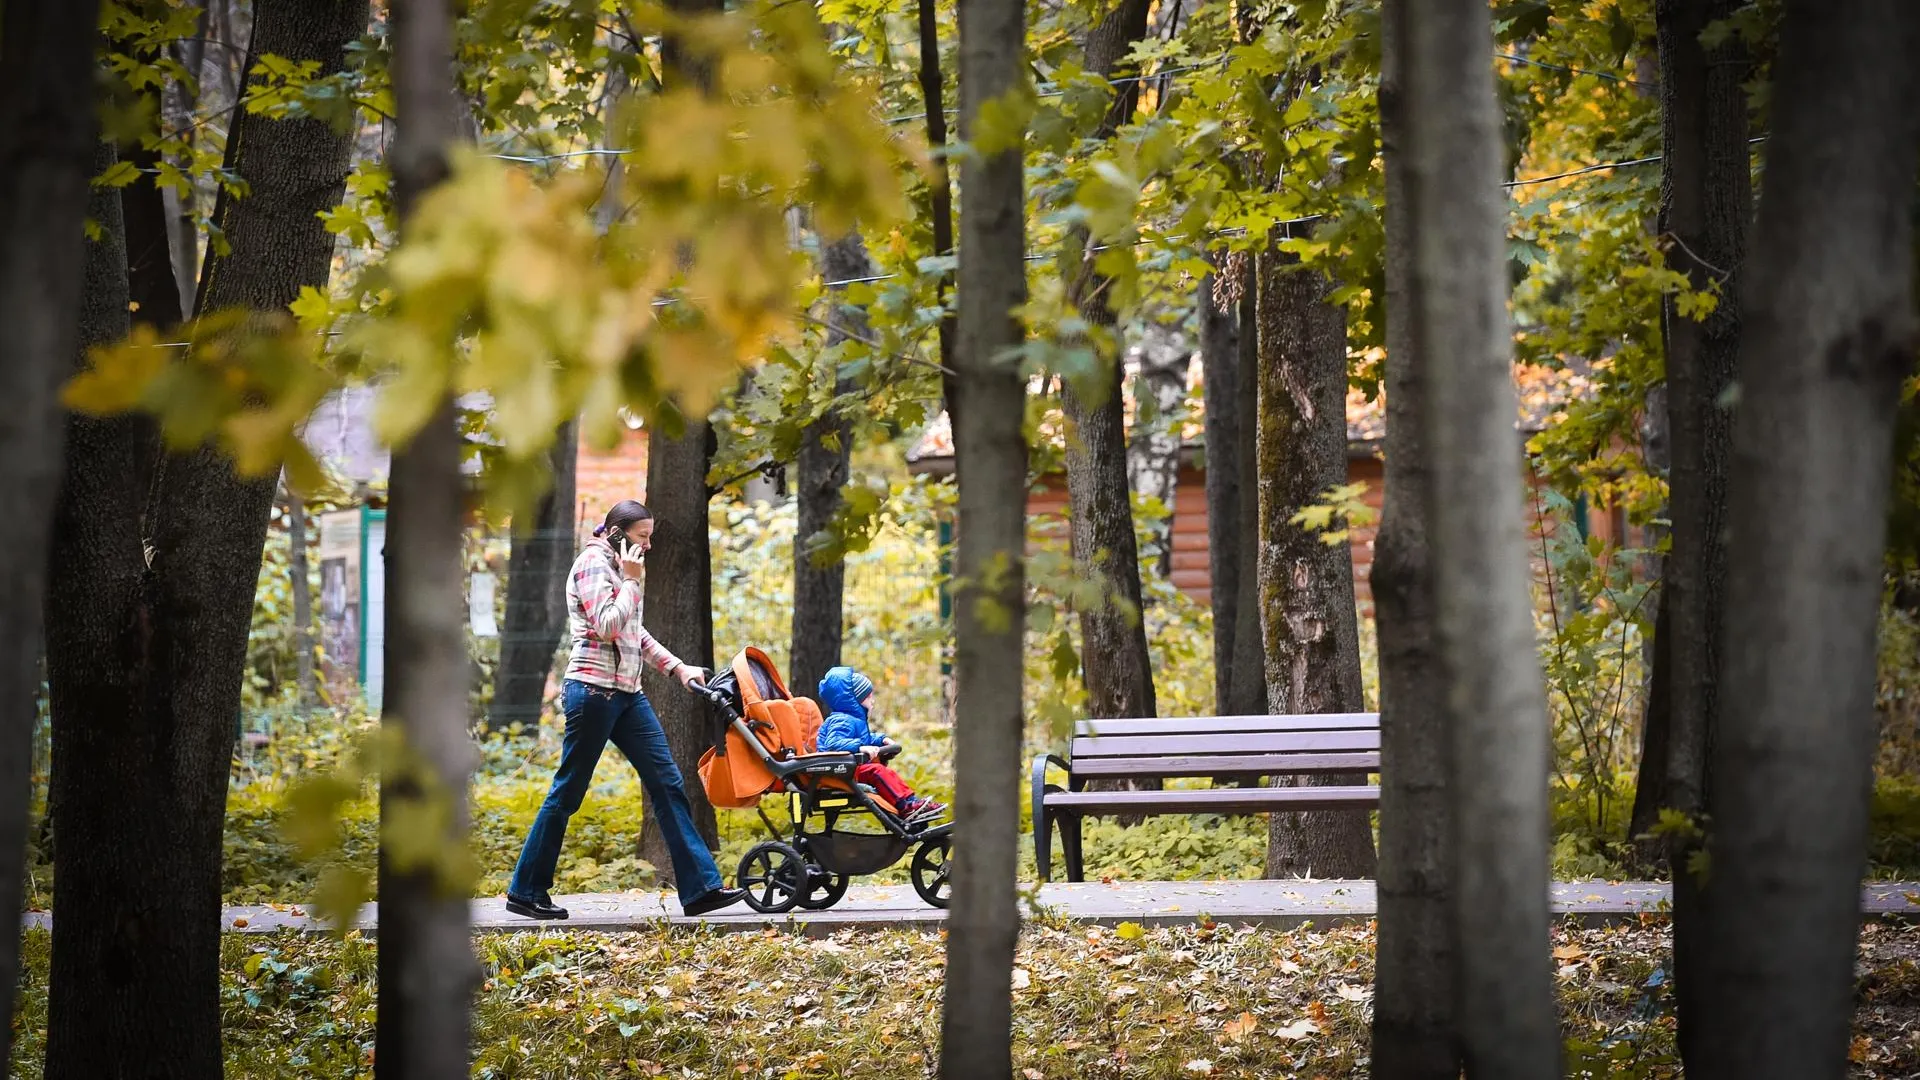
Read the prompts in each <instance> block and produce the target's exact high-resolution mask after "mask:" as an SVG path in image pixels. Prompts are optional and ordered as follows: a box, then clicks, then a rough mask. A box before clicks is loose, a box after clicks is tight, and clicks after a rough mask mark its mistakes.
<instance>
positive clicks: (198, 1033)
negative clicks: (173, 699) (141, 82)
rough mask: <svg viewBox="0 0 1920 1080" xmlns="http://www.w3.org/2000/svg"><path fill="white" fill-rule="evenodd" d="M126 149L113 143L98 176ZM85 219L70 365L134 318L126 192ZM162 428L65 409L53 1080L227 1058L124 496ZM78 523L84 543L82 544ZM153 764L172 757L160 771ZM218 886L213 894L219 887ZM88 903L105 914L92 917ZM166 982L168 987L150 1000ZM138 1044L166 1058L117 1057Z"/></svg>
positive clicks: (135, 535)
mask: <svg viewBox="0 0 1920 1080" xmlns="http://www.w3.org/2000/svg"><path fill="white" fill-rule="evenodd" d="M10 25H11V24H10ZM90 53H91V50H89V54H90ZM89 65H90V60H89ZM79 98H80V100H82V101H85V100H86V98H87V95H86V94H85V93H79ZM113 161H114V155H113V151H112V148H111V147H110V146H104V145H103V146H102V147H101V156H100V157H99V158H98V160H97V161H96V171H97V170H98V169H99V168H102V167H105V166H106V165H110V164H111V163H112V162H113ZM82 190H84V189H82ZM87 216H88V217H90V218H92V219H93V220H94V221H96V222H97V223H98V224H99V226H100V230H101V238H100V239H99V240H98V241H95V242H91V243H89V244H88V245H87V254H86V287H85V292H84V294H83V297H82V305H81V310H80V316H79V320H78V322H77V325H78V326H79V328H80V345H81V349H80V350H79V351H77V352H76V354H75V356H74V357H73V358H72V359H71V361H70V362H71V363H72V364H73V366H74V370H79V369H80V368H81V366H82V365H83V364H84V363H85V355H84V350H85V348H86V347H88V346H92V345H101V344H106V343H109V342H113V341H117V340H119V339H120V338H122V337H124V336H126V333H127V329H128V313H127V261H126V248H125V236H126V231H125V224H124V221H123V219H122V217H121V213H120V199H119V197H118V193H117V192H114V191H105V190H96V191H95V192H94V195H93V198H92V200H91V202H90V203H89V205H88V207H87ZM156 437H157V436H156V432H155V430H154V426H153V424H152V422H151V421H150V420H149V419H148V418H146V417H144V416H124V417H116V418H113V419H107V420H96V419H91V418H87V417H81V416H70V417H69V419H68V422H67V457H66V468H65V475H64V476H63V478H62V482H61V485H60V494H59V499H58V503H57V507H56V512H55V516H54V535H55V536H56V538H59V539H58V540H57V542H56V543H55V544H54V545H53V547H52V550H51V552H50V555H49V562H48V581H47V601H48V603H47V620H46V635H47V674H48V682H49V685H50V690H51V697H52V702H51V704H52V709H53V716H54V724H53V773H52V778H51V782H50V785H49V791H48V807H49V811H50V813H51V814H52V815H53V816H55V817H57V818H59V820H60V848H59V861H58V864H57V867H56V869H57V873H56V874H55V875H54V906H55V908H56V909H57V910H59V911H62V912H71V913H72V914H69V915H67V916H66V917H65V918H63V919H62V920H61V922H60V923H58V924H56V927H55V931H54V940H53V949H54V954H53V961H52V971H51V974H50V979H51V985H50V994H49V999H48V1016H47V1060H46V1075H47V1076H49V1077H54V1078H60V1077H90V1076H128V1075H133V1072H132V1070H131V1068H130V1066H129V1065H128V1064H126V1063H127V1062H129V1061H132V1060H144V1061H149V1062H164V1063H165V1066H164V1068H165V1071H164V1072H163V1073H161V1075H166V1076H205V1075H209V1074H214V1075H217V1074H218V1072H219V1069H220V1013H219V999H218V980H219V967H218V957H219V936H218V935H219V922H218V919H219V916H218V914H217V911H216V913H215V914H214V915H213V916H212V918H210V919H208V918H202V919H200V920H198V921H197V922H193V923H189V922H185V921H183V920H182V919H181V917H180V915H181V912H180V911H179V908H178V905H179V903H180V900H179V897H178V892H179V890H181V889H183V888H185V887H186V886H187V878H188V877H189V873H188V872H186V868H185V867H184V866H183V864H182V863H181V862H180V861H179V860H177V859H175V858H174V857H173V851H172V850H171V849H172V844H173V835H172V834H173V829H172V822H170V821H169V820H168V818H167V812H168V811H169V810H171V809H172V807H171V806H169V804H168V802H167V800H166V798H165V794H166V786H167V783H166V782H167V781H168V780H169V779H171V777H172V775H173V773H174V769H173V762H172V760H171V755H170V754H169V753H168V750H169V747H168V746H167V740H166V736H165V733H164V730H163V729H158V728H156V727H155V726H154V725H151V724H148V723H146V722H144V721H145V719H146V716H145V713H146V710H148V709H149V708H151V706H152V702H151V699H152V698H153V697H155V696H157V694H156V692H162V691H163V688H162V687H160V686H157V685H155V684H156V683H157V681H158V680H157V679H156V678H155V676H156V674H158V673H156V672H155V671H154V667H155V666H156V660H160V661H162V662H164V658H165V656H166V652H167V649H166V647H165V646H166V642H165V639H166V637H167V627H166V625H165V624H164V623H158V624H157V625H156V621H155V620H154V619H152V618H150V617H149V615H150V608H151V601H152V593H153V591H154V590H153V588H152V586H153V582H152V580H151V575H149V574H148V573H147V572H146V563H145V560H144V558H143V557H142V554H141V533H140V531H139V529H138V527H137V526H136V525H135V524H133V523H131V522H130V521H129V516H130V515H128V514H127V512H126V511H125V508H127V507H137V506H140V505H142V503H143V502H144V501H145V499H146V497H147V484H148V480H149V478H150V476H151V469H152V464H153V462H152V455H151V449H152V447H153V444H154V440H155V438H156ZM76 536H85V537H87V542H85V543H78V542H74V541H73V540H72V539H70V538H72V537H76ZM156 654H158V656H156ZM123 755H124V756H137V757H138V759H139V760H140V761H141V762H142V763H143V764H144V765H145V766H146V768H147V769H148V770H152V771H156V772H158V773H159V774H160V775H159V776H157V777H156V778H155V780H156V782H155V783H141V784H137V785H136V786H133V787H132V788H130V789H126V790H121V791H118V792H116V793H114V794H113V795H112V796H108V795H104V794H103V793H102V792H101V791H100V790H99V787H100V786H102V785H98V784H97V782H95V781H93V780H92V778H93V777H95V776H97V775H98V773H99V772H100V771H101V770H103V769H114V770H116V772H119V771H120V770H121V769H122V768H123V767H124V764H125V763H124V762H123V761H121V760H118V758H120V757H121V756H123ZM156 763H160V764H162V768H160V769H158V770H153V765H154V764H156ZM105 786H114V785H105ZM130 883H138V885H139V886H140V887H138V888H130V887H129V884H130ZM215 895H216V902H217V896H218V890H217V883H216V890H215ZM83 913H92V915H93V917H94V918H96V919H98V920H99V921H98V922H97V923H95V924H93V925H92V926H90V927H88V926H86V925H84V924H83V923H82V914H83ZM202 924H204V925H202ZM66 927H71V928H72V929H65V928H66ZM107 956H113V957H115V962H114V965H113V970H107V971H102V970H95V969H91V967H90V965H93V964H97V963H101V962H104V960H105V958H106V957H107ZM162 985H164V986H165V987H166V991H165V996H164V997H159V998H156V997H153V996H152V995H153V994H154V993H155V992H156V991H157V988H158V987H160V986H162ZM136 1044H138V1045H141V1046H144V1047H149V1048H157V1049H158V1050H159V1052H160V1053H162V1054H164V1056H163V1057H158V1058H151V1059H148V1058H144V1057H142V1058H131V1059H130V1058H127V1057H124V1056H120V1055H116V1054H114V1053H112V1049H113V1048H116V1047H117V1048H127V1049H128V1050H129V1051H130V1050H131V1047H132V1046H134V1045H136ZM145 1052H146V1051H142V1053H143V1054H144V1053H145ZM141 1075H148V1073H146V1072H145V1071H142V1072H141Z"/></svg>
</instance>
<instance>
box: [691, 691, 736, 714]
mask: <svg viewBox="0 0 1920 1080" xmlns="http://www.w3.org/2000/svg"><path fill="white" fill-rule="evenodd" d="M687 689H688V690H691V691H693V692H694V693H696V694H699V695H700V696H701V697H703V698H706V699H707V701H709V702H711V703H712V704H713V706H714V707H715V708H717V709H719V710H720V711H721V712H723V713H725V714H727V716H728V717H730V718H732V719H736V720H737V719H739V712H738V711H737V710H736V709H734V707H733V701H732V699H730V698H728V697H727V695H726V694H724V693H722V692H721V691H719V690H715V689H714V688H713V687H711V686H709V685H707V684H706V683H703V682H697V683H688V684H687Z"/></svg>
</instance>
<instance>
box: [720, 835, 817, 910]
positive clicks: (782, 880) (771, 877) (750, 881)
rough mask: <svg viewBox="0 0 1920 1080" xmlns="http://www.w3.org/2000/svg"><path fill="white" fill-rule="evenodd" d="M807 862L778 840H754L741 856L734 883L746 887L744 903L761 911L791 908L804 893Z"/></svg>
mask: <svg viewBox="0 0 1920 1080" xmlns="http://www.w3.org/2000/svg"><path fill="white" fill-rule="evenodd" d="M806 880H807V863H806V860H805V859H802V858H801V857H800V853H799V852H797V851H795V850H793V849H792V848H791V847H788V846H787V845H786V844H782V843H779V842H778V841H767V842H765V843H761V844H755V845H754V846H753V847H752V848H751V849H749V850H748V851H747V853H746V855H744V856H742V857H741V859H740V872H739V874H738V875H737V876H736V877H735V878H734V884H735V885H737V886H739V887H740V888H742V889H744V890H746V893H747V897H746V899H747V906H748V907H750V908H752V909H753V910H755V911H758V912H760V913H761V914H764V915H778V914H779V913H781V912H783V911H791V910H793V906H794V905H795V904H798V903H799V902H800V900H801V898H802V897H804V896H805V895H806V892H807V890H806V887H805V885H804V884H803V882H805V881H806Z"/></svg>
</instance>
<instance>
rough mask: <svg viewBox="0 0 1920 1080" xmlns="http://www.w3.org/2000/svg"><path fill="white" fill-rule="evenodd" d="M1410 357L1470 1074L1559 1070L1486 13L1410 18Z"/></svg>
mask: <svg viewBox="0 0 1920 1080" xmlns="http://www.w3.org/2000/svg"><path fill="white" fill-rule="evenodd" d="M1398 17H1399V25H1398V26H1397V27H1396V31H1397V32H1398V41H1399V43H1400V45H1401V46H1402V48H1403V56H1404V64H1403V65H1402V68H1401V74H1402V76H1403V83H1402V86H1403V90H1404V93H1405V94H1406V109H1405V113H1404V115H1405V120H1406V123H1405V127H1404V131H1405V138H1404V144H1405V146H1406V150H1407V153H1406V155H1405V161H1406V165H1407V171H1406V188H1405V190H1406V196H1407V203H1408V207H1407V210H1408V213H1407V222H1406V228H1407V233H1406V235H1407V237H1408V239H1409V240H1410V242H1411V243H1410V246H1411V248H1412V255H1413V266H1412V274H1411V277H1412V281H1411V286H1412V288H1411V290H1410V291H1411V295H1412V298H1413V303H1412V305H1411V310H1410V312H1409V314H1410V315H1411V316H1412V333H1411V339H1412V341H1411V343H1412V346H1413V349H1414V351H1415V355H1416V356H1418V357H1420V358H1422V359H1423V360H1425V361H1427V362H1428V363H1427V364H1426V365H1425V366H1427V368H1428V370H1430V371H1431V372H1432V378H1431V380H1429V381H1428V382H1426V383H1425V384H1424V385H1423V386H1422V388H1421V400H1419V401H1417V402H1415V403H1414V404H1415V405H1416V407H1418V408H1420V409H1421V410H1422V416H1423V417H1424V418H1425V421H1426V424H1425V427H1424V433H1425V435H1426V437H1427V440H1428V442H1429V443H1430V447H1429V450H1428V453H1427V455H1426V460H1427V461H1428V462H1430V463H1431V466H1432V468H1431V470H1430V471H1429V472H1428V473H1427V477H1426V479H1427V481H1428V484H1427V487H1426V488H1425V489H1424V491H1423V492H1422V496H1423V500H1424V506H1425V509H1426V513H1427V521H1428V525H1429V528H1430V529H1431V533H1430V542H1431V552H1432V559H1433V562H1432V565H1433V571H1434V573H1433V579H1434V599H1435V602H1436V611H1437V612H1438V616H1439V618H1438V630H1439V644H1440V655H1441V657H1442V662H1443V663H1444V665H1445V669H1444V670H1445V671H1446V673H1447V681H1448V693H1447V695H1446V698H1445V701H1446V708H1447V725H1448V728H1449V729H1450V731H1451V739H1450V752H1449V758H1450V774H1449V783H1450V787H1451V796H1452V799H1451V803H1452V808H1453V812H1454V833H1455V838H1456V839H1455V844H1456V847H1455V874H1456V876H1455V878H1454V888H1455V894H1454V896H1455V901H1454V908H1455V910H1454V929H1455V935H1456V947H1457V948H1458V950H1459V965H1460V966H1459V974H1458V979H1457V987H1458V992H1457V995H1456V998H1455V1000H1456V1001H1457V1003H1458V1009H1459V1012H1458V1016H1459V1021H1460V1044H1461V1047H1462V1050H1463V1052H1464V1056H1465V1058H1466V1065H1467V1071H1468V1073H1469V1075H1472V1076H1475V1077H1516V1078H1518V1077H1527V1078H1532V1077H1541V1076H1557V1075H1559V1071H1560V1066H1559V1058H1560V1033H1559V1030H1558V1026H1557V1024H1556V1021H1555V1016H1554V992H1553V970H1552V965H1551V963H1550V962H1549V958H1548V955H1547V941H1548V938H1547V935H1548V929H1549V925H1550V918H1549V914H1548V902H1547V863H1548V859H1547V854H1548V821H1547V770H1548V765H1549V754H1550V744H1549V740H1548V737H1547V715H1546V713H1547V709H1546V689H1545V684H1544V682H1543V680H1542V678H1541V674H1540V665H1539V660H1538V657H1537V655H1536V653H1535V645H1534V629H1533V606H1532V603H1531V599H1530V596H1529V591H1530V590H1529V585H1530V582H1529V572H1528V564H1527V552H1526V538H1525V535H1524V532H1523V522H1524V521H1525V517H1524V503H1523V499H1522V488H1521V485H1522V483H1523V481H1522V473H1521V469H1522V461H1521V447H1520V440H1519V438H1518V437H1517V436H1516V434H1515V432H1514V415H1515V411H1516V402H1515V400H1514V389H1513V380H1512V376H1511V373H1510V365H1511V363H1512V349H1513V341H1512V332H1511V327H1510V324H1509V322H1508V317H1507V308H1506V298H1507V276H1506V275H1507V269H1506V256H1505V241H1504V237H1505V235H1506V230H1505V226H1506V197H1505V195H1504V193H1503V192H1502V191H1501V188H1500V164H1501V154H1502V135H1501V118H1500V109H1499V105H1498V103H1497V101H1496V99H1495V96H1494V87H1493V74H1492V71H1491V69H1490V68H1488V66H1487V62H1486V56H1487V52H1488V50H1489V49H1491V48H1492V47H1493V45H1492V27H1491V16H1490V13H1489V10H1488V8H1487V6H1486V4H1484V3H1482V2H1480V0H1422V2H1420V3H1408V4H1405V5H1404V6H1403V7H1402V9H1401V10H1400V11H1399V12H1398Z"/></svg>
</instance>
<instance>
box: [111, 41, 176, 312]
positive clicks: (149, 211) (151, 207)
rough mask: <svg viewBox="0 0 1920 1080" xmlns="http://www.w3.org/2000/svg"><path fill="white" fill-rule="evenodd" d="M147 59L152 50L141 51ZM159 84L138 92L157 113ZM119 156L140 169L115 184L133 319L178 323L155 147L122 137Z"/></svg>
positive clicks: (168, 222)
mask: <svg viewBox="0 0 1920 1080" xmlns="http://www.w3.org/2000/svg"><path fill="white" fill-rule="evenodd" d="M143 59H145V60H146V61H148V62H152V61H154V60H157V59H158V54H157V53H150V54H148V55H147V56H145V57H143ZM163 94H164V88H163V87H162V86H160V85H155V86H152V87H148V88H147V89H146V90H144V91H143V92H142V94H141V96H142V97H143V98H145V99H146V100H147V103H148V104H149V105H150V106H151V107H152V108H153V110H154V116H155V117H158V116H159V115H160V108H161V100H162V97H163ZM120 158H121V160H123V161H126V162H128V163H129V164H131V165H132V166H133V167H134V168H136V169H139V170H140V176H139V177H138V178H137V179H135V180H134V182H133V183H131V184H128V185H127V186H126V187H124V188H121V189H120V207H121V216H122V218H123V219H124V220H125V222H126V229H127V289H128V293H129V297H128V298H129V300H130V301H131V302H132V304H133V322H134V325H136V326H138V325H141V324H145V325H147V326H152V327H155V328H165V327H172V326H175V325H178V324H179V322H180V321H181V319H182V318H183V317H184V316H185V309H184V308H183V307H182V306H181V305H182V304H183V303H184V301H183V300H182V298H181V295H180V282H179V279H178V278H176V277H175V276H174V268H173V251H172V248H173V243H172V240H171V237H170V235H169V234H170V233H171V232H172V231H173V221H172V219H171V217H170V216H169V215H168V214H167V202H166V198H165V197H164V196H163V194H162V192H161V189H160V182H159V179H158V177H156V176H155V175H154V171H155V169H156V168H157V167H158V166H159V164H160V155H159V153H158V152H156V151H153V150H149V149H147V148H146V147H144V146H142V145H141V144H140V141H139V140H138V139H133V140H130V141H128V142H125V143H122V144H121V146H120Z"/></svg>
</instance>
